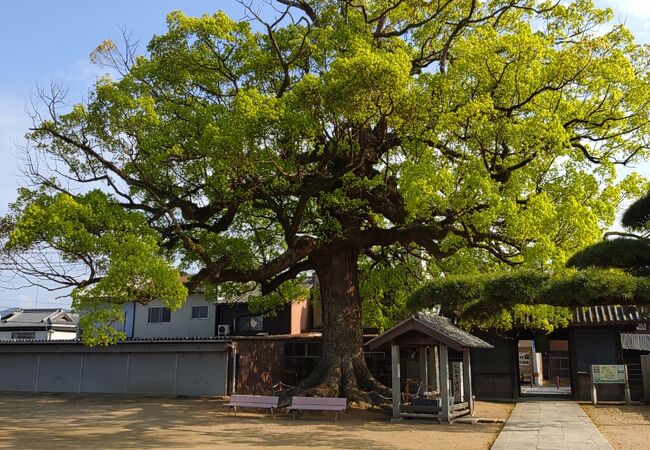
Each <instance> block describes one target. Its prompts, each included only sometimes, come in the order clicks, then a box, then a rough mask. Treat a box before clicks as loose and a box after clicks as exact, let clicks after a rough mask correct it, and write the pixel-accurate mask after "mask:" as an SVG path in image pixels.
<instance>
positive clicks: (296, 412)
mask: <svg viewBox="0 0 650 450" xmlns="http://www.w3.org/2000/svg"><path fill="white" fill-rule="evenodd" d="M297 415H298V410H297V409H294V410H293V420H296V416H297Z"/></svg>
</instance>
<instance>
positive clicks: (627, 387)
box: [625, 366, 632, 406]
mask: <svg viewBox="0 0 650 450" xmlns="http://www.w3.org/2000/svg"><path fill="white" fill-rule="evenodd" d="M625 404H627V405H628V406H629V405H630V404H632V395H631V394H630V383H629V382H628V378H627V366H625Z"/></svg>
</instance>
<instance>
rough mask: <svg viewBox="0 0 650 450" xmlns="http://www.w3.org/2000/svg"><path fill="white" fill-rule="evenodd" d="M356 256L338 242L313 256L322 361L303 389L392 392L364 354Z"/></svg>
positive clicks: (360, 396)
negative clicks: (320, 310)
mask: <svg viewBox="0 0 650 450" xmlns="http://www.w3.org/2000/svg"><path fill="white" fill-rule="evenodd" d="M358 257H359V252H358V251H357V250H355V249H350V248H338V247H335V248H332V249H328V250H327V251H325V252H318V253H317V254H315V255H312V256H311V257H310V262H311V263H312V266H313V267H314V269H315V271H316V275H317V276H318V282H319V285H320V303H321V307H322V313H323V337H322V340H321V356H320V360H319V361H318V364H317V366H316V368H315V369H314V371H313V372H312V373H311V374H310V375H309V376H308V377H307V378H306V379H305V380H304V381H303V382H302V383H301V384H300V385H299V386H298V391H300V392H308V393H311V394H313V395H323V396H338V395H341V396H344V397H347V398H349V399H354V400H365V401H368V400H369V398H370V397H369V396H368V394H367V393H365V394H364V391H374V392H377V393H380V394H382V395H387V394H388V395H389V393H390V390H389V389H388V388H386V387H385V386H383V385H382V384H381V383H379V382H378V381H376V380H375V379H374V377H373V376H372V375H371V374H370V371H369V370H368V367H367V366H366V362H365V359H364V356H363V330H362V316H361V298H360V296H359V273H358Z"/></svg>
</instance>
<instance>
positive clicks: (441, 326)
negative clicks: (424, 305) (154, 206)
mask: <svg viewBox="0 0 650 450" xmlns="http://www.w3.org/2000/svg"><path fill="white" fill-rule="evenodd" d="M412 332H417V333H419V334H422V335H424V336H426V337H429V338H431V339H432V340H434V341H437V342H440V343H442V344H445V345H448V346H449V347H451V348H454V349H456V350H463V349H469V348H494V347H493V346H492V345H490V344H488V343H487V342H485V341H484V340H482V339H479V338H477V337H476V336H474V335H472V334H470V333H468V332H467V331H464V330H461V329H460V328H458V327H457V326H455V325H453V324H452V323H451V322H450V321H449V319H448V318H446V317H442V316H436V315H429V314H422V313H421V314H418V315H417V316H411V317H409V318H408V319H406V320H404V321H403V322H401V323H399V324H397V325H395V326H394V327H393V328H391V329H390V330H388V331H386V332H384V333H382V334H380V335H379V336H377V337H376V338H374V339H372V340H370V341H369V342H368V344H367V345H368V347H370V349H371V350H373V349H376V348H378V347H381V346H382V345H384V344H387V343H389V342H391V341H392V340H393V339H397V338H398V337H400V336H403V335H406V334H408V333H412Z"/></svg>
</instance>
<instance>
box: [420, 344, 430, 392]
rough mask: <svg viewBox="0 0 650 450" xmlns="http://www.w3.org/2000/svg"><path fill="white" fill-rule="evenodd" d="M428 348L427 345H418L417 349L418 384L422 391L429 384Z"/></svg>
mask: <svg viewBox="0 0 650 450" xmlns="http://www.w3.org/2000/svg"><path fill="white" fill-rule="evenodd" d="M428 349H429V347H420V348H419V351H420V354H419V357H420V358H419V360H420V361H419V364H420V386H422V387H423V392H421V394H423V393H424V391H425V390H426V386H427V385H428V384H429V382H428V379H429V374H428V372H429V361H428V354H429V352H428Z"/></svg>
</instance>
